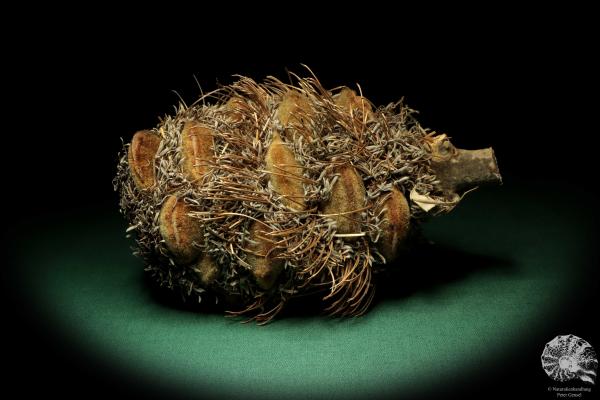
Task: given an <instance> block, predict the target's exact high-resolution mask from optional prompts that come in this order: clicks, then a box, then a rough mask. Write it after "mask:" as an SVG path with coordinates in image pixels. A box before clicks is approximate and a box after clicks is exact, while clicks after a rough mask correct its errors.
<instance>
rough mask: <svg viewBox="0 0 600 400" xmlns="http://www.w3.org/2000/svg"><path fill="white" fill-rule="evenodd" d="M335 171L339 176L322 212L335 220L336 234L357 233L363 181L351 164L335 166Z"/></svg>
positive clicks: (359, 229) (363, 192)
mask: <svg viewBox="0 0 600 400" xmlns="http://www.w3.org/2000/svg"><path fill="white" fill-rule="evenodd" d="M335 173H337V174H338V175H339V177H338V180H337V182H336V183H335V184H334V185H333V188H332V189H331V198H330V199H329V200H328V201H327V202H326V203H325V204H324V205H323V207H322V212H323V214H325V215H328V216H330V217H331V218H333V219H334V220H335V221H336V223H337V232H338V234H356V233H359V232H361V225H362V224H361V216H360V214H361V212H362V208H363V207H364V205H365V199H366V193H365V187H364V184H363V181H362V179H361V177H360V176H359V175H358V173H357V172H356V170H355V169H354V167H353V166H351V165H344V166H342V167H337V168H336V171H335Z"/></svg>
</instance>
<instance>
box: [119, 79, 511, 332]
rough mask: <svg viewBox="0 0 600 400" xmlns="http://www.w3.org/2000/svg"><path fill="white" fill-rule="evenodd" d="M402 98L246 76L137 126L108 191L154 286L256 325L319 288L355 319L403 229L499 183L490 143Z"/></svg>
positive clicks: (327, 302) (331, 307) (327, 305)
mask: <svg viewBox="0 0 600 400" xmlns="http://www.w3.org/2000/svg"><path fill="white" fill-rule="evenodd" d="M413 114H414V112H413V110H411V109H410V108H408V107H407V106H406V105H404V104H403V103H402V102H401V101H400V102H398V103H393V104H389V105H387V106H385V107H379V108H375V107H373V106H372V105H371V103H370V102H369V101H368V100H367V99H366V98H364V97H363V96H362V94H361V95H358V94H357V93H356V92H355V91H353V90H351V89H349V88H341V89H338V90H334V91H329V90H326V89H324V88H323V87H322V86H321V83H320V82H319V81H318V80H317V79H316V78H314V77H312V78H306V79H298V81H297V84H296V85H295V86H292V85H288V84H284V83H282V82H280V81H278V80H277V79H275V78H269V79H267V80H266V82H264V83H262V84H259V83H256V82H255V81H253V80H251V79H249V78H241V79H240V80H239V81H238V82H236V83H234V84H232V85H230V86H226V87H223V88H221V89H219V90H218V91H216V92H213V93H212V94H211V95H210V98H209V97H204V98H202V99H200V101H197V102H196V103H194V105H193V106H191V107H186V106H180V107H179V109H178V110H177V112H176V114H175V115H174V116H167V117H165V118H164V119H163V120H162V121H161V122H160V123H159V125H158V126H157V127H155V128H153V129H151V130H146V131H140V132H138V133H136V134H135V135H134V136H133V139H132V140H131V143H130V144H126V145H125V147H124V149H123V152H122V154H121V157H120V162H119V165H118V170H117V176H116V177H115V180H114V186H115V190H117V191H118V192H119V194H120V206H121V211H122V213H123V214H124V215H125V217H126V218H127V220H128V222H129V224H130V226H129V228H128V231H135V234H136V243H137V250H136V254H138V255H139V256H141V257H142V258H143V259H144V261H145V263H146V270H147V271H148V273H149V274H151V276H152V277H153V279H154V280H156V282H158V283H159V284H160V285H161V286H164V287H166V288H168V289H171V290H176V291H179V292H180V293H181V294H183V297H184V298H193V299H196V300H201V299H202V297H203V296H205V295H206V294H207V293H211V294H212V295H213V296H216V299H222V300H223V301H222V302H221V303H222V304H223V303H225V307H226V310H227V311H228V312H229V313H230V314H233V315H240V314H244V315H248V316H250V317H251V319H256V320H257V321H258V322H260V323H266V322H267V321H269V320H270V319H271V318H273V317H274V316H275V315H276V314H277V313H278V312H279V311H280V310H281V309H282V308H283V307H284V305H285V304H286V303H287V302H288V301H289V300H290V299H292V298H294V297H297V296H303V295H306V294H316V295H320V296H321V298H322V299H323V309H325V310H327V311H329V312H330V313H331V314H335V315H360V314H362V313H364V312H365V311H366V310H367V309H368V306H369V304H370V302H371V300H372V299H373V295H374V290H375V283H376V276H377V274H378V273H379V272H381V271H382V270H383V269H385V268H393V267H394V265H395V263H393V262H392V261H393V260H394V259H396V258H398V257H400V256H401V254H400V250H401V249H402V248H403V247H404V246H403V243H404V242H405V240H406V238H407V237H408V235H409V231H410V230H411V229H412V228H413V227H414V226H416V225H417V224H418V223H419V221H420V220H422V219H423V218H424V217H427V216H428V215H436V214H439V213H443V212H448V211H450V210H452V208H453V207H454V206H455V205H456V204H457V203H458V201H459V200H460V199H461V198H462V194H463V193H464V192H465V191H466V190H468V189H469V188H471V187H473V186H474V185H478V184H481V183H486V182H488V183H489V182H500V175H499V172H498V168H497V165H496V160H495V158H494V154H493V151H492V149H491V148H490V149H483V150H475V151H467V150H460V149H456V148H455V147H454V146H452V144H451V143H450V142H449V140H448V138H447V137H446V135H436V134H435V132H430V131H428V130H427V129H424V128H422V127H421V126H420V125H419V124H418V122H417V121H416V120H415V119H414V118H413Z"/></svg>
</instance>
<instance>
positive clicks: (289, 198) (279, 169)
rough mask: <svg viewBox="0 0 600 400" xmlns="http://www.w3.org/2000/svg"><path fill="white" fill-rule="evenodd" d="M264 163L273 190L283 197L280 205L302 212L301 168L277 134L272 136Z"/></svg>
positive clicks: (303, 202)
mask: <svg viewBox="0 0 600 400" xmlns="http://www.w3.org/2000/svg"><path fill="white" fill-rule="evenodd" d="M265 161H266V163H267V170H268V171H269V173H270V176H269V179H270V181H271V184H272V185H273V189H275V192H277V193H279V194H281V195H282V196H284V197H283V198H282V200H281V201H282V203H283V204H285V205H286V206H288V207H290V208H292V209H294V210H297V211H301V210H304V208H305V201H304V188H303V186H302V179H303V178H302V166H301V165H300V164H299V163H298V162H297V161H296V159H295V158H294V153H293V152H292V150H290V148H289V147H288V146H286V145H285V143H283V141H282V140H281V137H280V136H279V134H278V133H275V134H274V135H273V140H272V141H271V145H270V146H269V149H268V150H267V155H266V156H265Z"/></svg>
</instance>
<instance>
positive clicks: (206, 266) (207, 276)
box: [194, 254, 219, 286]
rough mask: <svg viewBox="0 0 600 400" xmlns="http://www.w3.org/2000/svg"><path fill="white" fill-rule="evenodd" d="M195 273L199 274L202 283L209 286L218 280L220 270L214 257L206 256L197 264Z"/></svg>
mask: <svg viewBox="0 0 600 400" xmlns="http://www.w3.org/2000/svg"><path fill="white" fill-rule="evenodd" d="M194 271H195V272H196V273H197V274H198V277H199V278H200V282H202V284H203V285H204V286H208V285H210V284H211V283H213V282H214V280H215V279H216V278H217V275H218V273H219V268H218V266H217V263H215V261H214V260H213V259H212V257H211V256H210V255H208V254H206V255H205V256H203V257H201V258H200V260H199V261H198V262H197V263H196V265H195V267H194Z"/></svg>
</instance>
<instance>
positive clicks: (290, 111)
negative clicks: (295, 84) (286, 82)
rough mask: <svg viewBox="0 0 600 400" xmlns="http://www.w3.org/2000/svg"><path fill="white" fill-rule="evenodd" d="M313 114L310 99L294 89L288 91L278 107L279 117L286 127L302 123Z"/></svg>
mask: <svg viewBox="0 0 600 400" xmlns="http://www.w3.org/2000/svg"><path fill="white" fill-rule="evenodd" d="M311 114H312V108H311V107H310V103H309V101H308V99H307V98H306V97H305V96H304V95H302V94H301V93H299V92H296V91H294V90H290V91H288V92H287V93H286V94H285V95H284V96H283V98H282V99H281V103H279V107H278V108H277V119H278V120H279V122H280V123H281V125H283V126H284V127H286V126H290V125H296V126H299V125H302V123H303V121H305V120H306V119H308V118H309V117H310V116H311Z"/></svg>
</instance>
